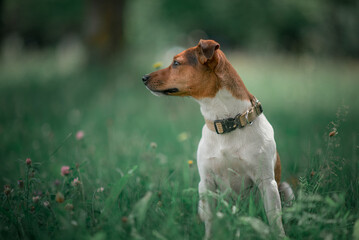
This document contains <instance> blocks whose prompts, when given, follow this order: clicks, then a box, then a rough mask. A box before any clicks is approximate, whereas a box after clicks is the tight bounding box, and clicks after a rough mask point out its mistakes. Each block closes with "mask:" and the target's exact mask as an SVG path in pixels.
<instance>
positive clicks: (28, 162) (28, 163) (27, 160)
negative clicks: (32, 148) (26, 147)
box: [26, 158, 32, 166]
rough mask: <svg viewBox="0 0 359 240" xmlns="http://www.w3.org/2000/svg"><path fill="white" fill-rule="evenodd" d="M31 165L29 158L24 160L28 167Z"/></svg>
mask: <svg viewBox="0 0 359 240" xmlns="http://www.w3.org/2000/svg"><path fill="white" fill-rule="evenodd" d="M31 163H32V161H31V159H30V158H26V164H27V165H28V166H30V165H31Z"/></svg>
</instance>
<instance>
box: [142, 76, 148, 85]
mask: <svg viewBox="0 0 359 240" xmlns="http://www.w3.org/2000/svg"><path fill="white" fill-rule="evenodd" d="M149 79H150V75H148V74H146V75H145V76H143V77H142V81H143V83H144V84H146V83H147V81H148V80H149Z"/></svg>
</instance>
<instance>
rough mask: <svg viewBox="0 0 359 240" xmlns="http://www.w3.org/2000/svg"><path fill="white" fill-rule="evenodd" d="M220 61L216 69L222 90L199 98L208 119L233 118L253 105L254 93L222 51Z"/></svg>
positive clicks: (203, 113)
mask: <svg viewBox="0 0 359 240" xmlns="http://www.w3.org/2000/svg"><path fill="white" fill-rule="evenodd" d="M218 54H219V55H218V58H219V63H218V66H217V68H216V70H215V73H216V75H217V78H218V82H219V83H220V85H221V88H220V90H218V92H217V94H216V95H215V97H213V98H202V99H197V101H198V102H199V104H200V106H201V112H202V115H203V117H204V118H205V119H207V120H211V121H214V120H218V119H225V118H233V117H234V116H236V115H237V114H239V113H244V112H245V111H247V110H248V109H249V108H250V107H251V105H252V104H251V101H252V100H253V95H252V94H251V93H249V91H248V90H247V88H246V87H245V85H244V83H243V81H242V79H241V78H240V76H239V75H238V73H237V72H236V70H235V69H234V68H233V66H232V65H231V64H230V63H229V61H228V60H227V58H226V57H225V55H224V54H223V52H222V51H219V53H218Z"/></svg>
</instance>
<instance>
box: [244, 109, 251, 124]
mask: <svg viewBox="0 0 359 240" xmlns="http://www.w3.org/2000/svg"><path fill="white" fill-rule="evenodd" d="M248 114H249V110H247V111H246V115H244V118H245V119H246V122H247V124H249V125H252V124H253V121H252V122H250V121H248Z"/></svg>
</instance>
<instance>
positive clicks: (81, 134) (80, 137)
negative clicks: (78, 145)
mask: <svg viewBox="0 0 359 240" xmlns="http://www.w3.org/2000/svg"><path fill="white" fill-rule="evenodd" d="M84 136H85V133H84V131H82V130H80V131H78V132H77V133H76V139H77V140H81V139H83V138H84Z"/></svg>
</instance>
